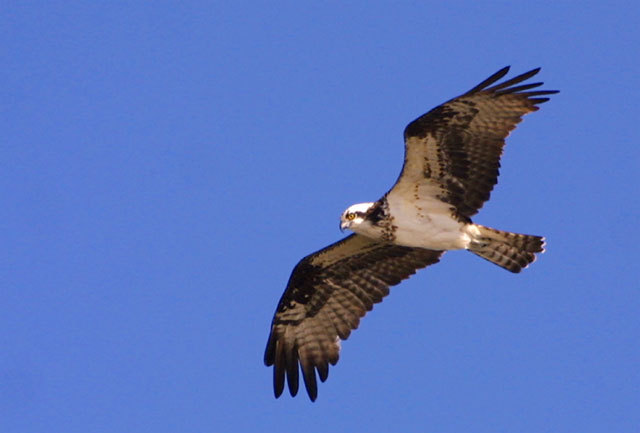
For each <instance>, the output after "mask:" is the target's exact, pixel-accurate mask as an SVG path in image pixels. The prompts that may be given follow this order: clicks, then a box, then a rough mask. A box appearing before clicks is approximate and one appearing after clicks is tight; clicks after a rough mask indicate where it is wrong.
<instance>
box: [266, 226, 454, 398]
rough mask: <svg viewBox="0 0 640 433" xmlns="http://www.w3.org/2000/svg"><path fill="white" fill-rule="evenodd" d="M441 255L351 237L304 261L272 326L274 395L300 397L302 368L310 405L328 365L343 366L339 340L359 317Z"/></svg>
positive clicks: (268, 356) (269, 360)
mask: <svg viewBox="0 0 640 433" xmlns="http://www.w3.org/2000/svg"><path fill="white" fill-rule="evenodd" d="M441 255H442V251H432V250H425V249H419V248H409V247H402V246H398V245H392V244H387V243H381V242H378V241H375V240H373V239H370V238H367V237H364V236H360V235H351V236H349V237H347V238H345V239H343V240H341V241H339V242H336V243H335V244H333V245H330V246H328V247H327V248H324V249H323V250H320V251H318V252H316V253H314V254H311V255H309V256H307V257H305V258H304V259H302V260H301V261H300V262H299V263H298V264H297V266H296V267H295V269H294V270H293V272H292V274H291V277H290V278H289V283H288V284H287V288H286V290H285V292H284V294H283V295H282V298H281V299H280V302H279V304H278V308H277V310H276V313H275V315H274V317H273V322H272V324H271V334H270V335H269V341H268V342H267V348H266V351H265V354H264V363H265V364H266V365H267V366H271V365H273V366H274V367H273V386H274V392H275V396H276V397H279V396H280V395H281V394H282V391H283V390H284V382H285V373H286V376H287V382H288V384H289V392H290V393H291V395H292V396H295V395H296V394H297V392H298V364H299V365H300V367H301V368H302V374H303V379H304V383H305V386H306V388H307V393H308V394H309V397H310V398H311V400H312V401H313V400H315V399H316V397H317V395H318V387H317V382H316V373H315V372H316V370H317V372H318V376H319V377H320V380H321V381H323V382H324V381H325V380H326V379H327V376H328V374H329V364H331V365H335V364H336V363H337V362H338V355H339V352H340V341H339V340H346V339H347V337H349V334H350V333H351V331H352V330H354V329H356V328H357V327H358V324H359V322H360V318H361V317H363V316H364V315H365V313H366V312H367V311H370V310H371V309H372V308H373V304H376V303H378V302H380V301H382V298H383V297H385V296H386V295H387V294H389V287H390V286H393V285H395V284H398V283H399V282H400V281H402V280H403V279H405V278H407V277H409V276H410V275H413V274H414V273H415V272H416V270H417V269H420V268H423V267H425V266H427V265H430V264H433V263H436V262H438V260H439V258H440V256H441Z"/></svg>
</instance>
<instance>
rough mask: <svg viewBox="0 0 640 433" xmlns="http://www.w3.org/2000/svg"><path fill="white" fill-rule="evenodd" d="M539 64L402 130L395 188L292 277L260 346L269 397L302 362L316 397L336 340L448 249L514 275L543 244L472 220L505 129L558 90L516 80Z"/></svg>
mask: <svg viewBox="0 0 640 433" xmlns="http://www.w3.org/2000/svg"><path fill="white" fill-rule="evenodd" d="M538 71H539V69H534V70H532V71H529V72H527V73H525V74H522V75H519V76H517V77H515V78H512V79H510V80H507V81H505V82H503V83H500V84H495V83H496V81H498V80H499V79H500V78H502V77H503V76H504V75H506V73H507V72H508V67H507V68H503V69H502V70H500V71H498V72H497V73H495V74H493V75H492V76H491V77H489V78H488V79H486V80H485V81H483V82H482V83H480V84H479V85H477V86H476V87H474V88H473V89H471V90H470V91H468V92H466V93H464V94H463V95H461V96H459V97H457V98H454V99H452V100H450V101H448V102H446V103H444V104H442V105H440V106H438V107H436V108H434V109H433V110H431V111H429V112H428V113H426V114H425V115H423V116H421V117H419V118H418V119H416V120H414V121H413V122H411V123H410V124H409V125H408V126H407V127H406V128H405V132H404V139H405V158H404V166H403V168H402V172H401V174H400V176H399V177H398V180H397V181H396V183H395V185H394V186H393V187H392V188H391V189H390V190H389V192H387V193H386V194H384V195H383V196H382V198H380V199H379V200H377V201H375V202H369V203H359V204H355V205H352V206H350V207H349V208H347V209H346V210H345V211H344V212H343V214H342V216H341V218H340V228H341V229H343V230H344V229H350V230H352V231H353V232H355V234H353V235H350V236H348V237H346V238H345V239H343V240H341V241H338V242H336V243H334V244H333V245H330V246H328V247H326V248H324V249H322V250H320V251H318V252H316V253H313V254H311V255H309V256H307V257H305V258H303V259H302V260H301V261H300V262H299V263H298V265H297V266H296V267H295V268H294V270H293V272H292V274H291V277H290V279H289V282H288V284H287V288H286V290H285V292H284V294H283V295H282V298H281V299H280V302H279V304H278V308H277V310H276V314H275V316H274V318H273V322H272V327H271V334H270V336H269V341H268V342H267V348H266V351H265V364H266V365H267V366H270V365H273V366H274V390H275V395H276V397H278V396H279V395H280V394H281V393H282V391H283V389H284V384H285V376H286V379H287V382H288V384H289V391H290V393H291V395H295V394H296V393H297V391H298V381H299V379H298V375H299V371H298V368H299V366H300V367H301V370H302V374H303V379H304V382H305V386H306V388H307V392H308V393H309V396H310V398H311V399H312V400H315V398H316V396H317V382H316V373H317V374H318V376H319V377H320V380H322V381H325V380H326V379H327V377H328V373H329V364H332V365H335V364H336V363H337V361H338V355H339V351H340V344H339V343H340V340H345V339H346V338H347V337H348V336H349V334H350V332H351V331H352V330H353V329H356V328H357V327H358V324H359V321H360V318H361V317H362V316H364V314H365V313H366V312H367V311H369V310H371V309H372V308H373V305H374V304H375V303H377V302H380V301H381V300H382V298H383V297H384V296H386V295H387V294H388V293H389V287H390V286H393V285H395V284H398V283H399V282H400V281H402V280H403V279H405V278H407V277H409V276H410V275H412V274H413V273H415V272H416V270H418V269H421V268H423V267H425V266H428V265H431V264H434V263H437V262H438V261H439V260H440V257H441V256H442V254H443V253H444V252H445V251H447V250H458V249H466V250H469V251H471V252H472V253H474V254H476V255H478V256H480V257H482V258H484V259H486V260H489V261H491V262H492V263H495V264H497V265H498V266H501V267H503V268H504V269H507V270H509V271H511V272H520V271H521V270H522V269H523V268H525V267H527V266H528V265H529V264H530V263H532V262H533V261H534V260H535V258H536V256H535V254H536V253H540V252H542V251H544V249H543V246H544V238H542V237H540V236H534V235H523V234H517V233H511V232H505V231H500V230H496V229H492V228H489V227H485V226H482V225H479V224H475V223H473V222H472V220H471V216H473V215H474V214H476V213H477V212H478V210H479V209H480V208H481V207H482V205H483V204H484V202H486V201H487V200H488V199H489V196H490V193H491V190H492V189H493V186H494V185H495V184H496V183H497V178H498V174H499V172H498V169H499V167H500V156H501V155H502V149H503V146H504V144H505V141H504V140H505V138H506V136H507V135H508V134H509V132H510V131H511V130H513V129H514V128H515V126H516V124H517V123H519V122H520V121H521V118H522V116H523V115H524V114H527V113H529V112H531V111H535V110H537V109H538V107H537V106H536V104H540V103H543V102H546V101H547V100H548V98H546V97H542V98H540V97H539V96H544V95H549V94H552V93H556V91H546V90H534V91H529V90H530V89H533V88H536V87H538V86H540V85H541V84H542V83H530V84H519V83H521V82H523V81H525V80H526V79H528V78H530V77H532V76H533V75H535V74H536V73H538ZM492 85H493V86H492ZM490 86H492V87H490Z"/></svg>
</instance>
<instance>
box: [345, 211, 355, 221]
mask: <svg viewBox="0 0 640 433" xmlns="http://www.w3.org/2000/svg"><path fill="white" fill-rule="evenodd" d="M347 219H348V220H349V221H353V220H354V219H356V214H355V213H353V212H349V213H348V214H347Z"/></svg>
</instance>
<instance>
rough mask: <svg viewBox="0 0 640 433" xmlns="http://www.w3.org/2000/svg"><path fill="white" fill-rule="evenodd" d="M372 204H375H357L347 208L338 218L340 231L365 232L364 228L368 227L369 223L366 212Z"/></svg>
mask: <svg viewBox="0 0 640 433" xmlns="http://www.w3.org/2000/svg"><path fill="white" fill-rule="evenodd" d="M374 204H375V203H358V204H354V205H351V206H349V207H348V208H347V210H345V211H344V212H342V215H341V216H340V230H341V231H344V230H345V229H350V230H353V231H354V232H356V233H357V232H359V231H365V230H366V226H368V225H370V222H369V221H367V212H368V211H369V209H371V207H372V206H373V205H374ZM359 228H360V230H358V229H359ZM362 229H365V230H362Z"/></svg>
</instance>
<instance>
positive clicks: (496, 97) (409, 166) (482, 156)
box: [389, 67, 557, 222]
mask: <svg viewBox="0 0 640 433" xmlns="http://www.w3.org/2000/svg"><path fill="white" fill-rule="evenodd" d="M508 71H509V67H505V68H502V69H501V70H499V71H498V72H496V73H495V74H493V75H492V76H491V77H489V78H487V79H486V80H484V81H483V82H482V83H480V84H478V85H477V86H475V87H474V88H473V89H471V90H469V91H468V92H466V93H464V94H463V95H461V96H458V97H457V98H454V99H452V100H450V101H448V102H446V103H444V104H442V105H440V106H438V107H436V108H434V109H433V110H431V111H429V112H428V113H426V114H424V115H423V116H421V117H419V118H418V119H416V120H414V121H413V122H411V123H410V124H409V125H407V127H406V128H405V132H404V137H405V162H404V166H403V169H402V173H401V174H400V177H399V178H398V181H397V182H396V184H395V185H394V187H393V188H392V189H391V191H390V192H389V194H402V195H403V196H404V197H411V196H412V194H411V193H412V192H413V191H419V192H420V194H418V196H419V197H420V198H421V199H423V196H427V197H429V199H428V200H431V201H430V202H429V203H431V204H432V205H435V206H443V204H444V206H446V207H449V208H450V209H451V210H453V211H454V213H455V215H456V216H457V217H458V218H459V219H460V220H461V221H467V222H468V221H470V217H471V216H473V215H474V214H476V213H477V212H478V210H479V209H480V208H481V207H482V206H483V204H484V203H485V202H486V201H487V200H488V199H489V197H490V195H491V191H492V190H493V187H494V186H495V184H496V183H497V181H498V175H499V168H500V157H501V156H502V150H503V147H504V144H505V138H506V137H507V135H509V133H510V132H511V131H512V130H513V129H514V128H515V127H516V125H517V124H518V123H520V122H521V121H522V116H524V115H525V114H527V113H530V112H532V111H536V110H537V109H538V106H537V105H539V104H541V103H543V102H546V101H548V100H549V98H545V97H542V98H540V97H539V96H545V95H552V94H554V93H557V91H556V90H534V91H528V90H530V89H535V88H537V87H539V86H541V85H542V84H543V83H542V82H536V83H524V84H520V83H523V82H524V81H526V80H527V79H529V78H531V77H533V76H534V75H536V74H537V73H538V72H539V71H540V68H536V69H533V70H531V71H529V72H525V73H524V74H521V75H518V76H516V77H514V78H511V79H509V80H506V81H504V82H502V83H499V84H495V83H496V82H497V81H498V80H500V79H501V78H502V77H504V76H505V75H506V74H507V72H508ZM494 84H495V85H494ZM492 85H493V86H492ZM490 86H492V87H490ZM434 200H435V201H434ZM434 203H435V204H434ZM437 203H440V204H437Z"/></svg>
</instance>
